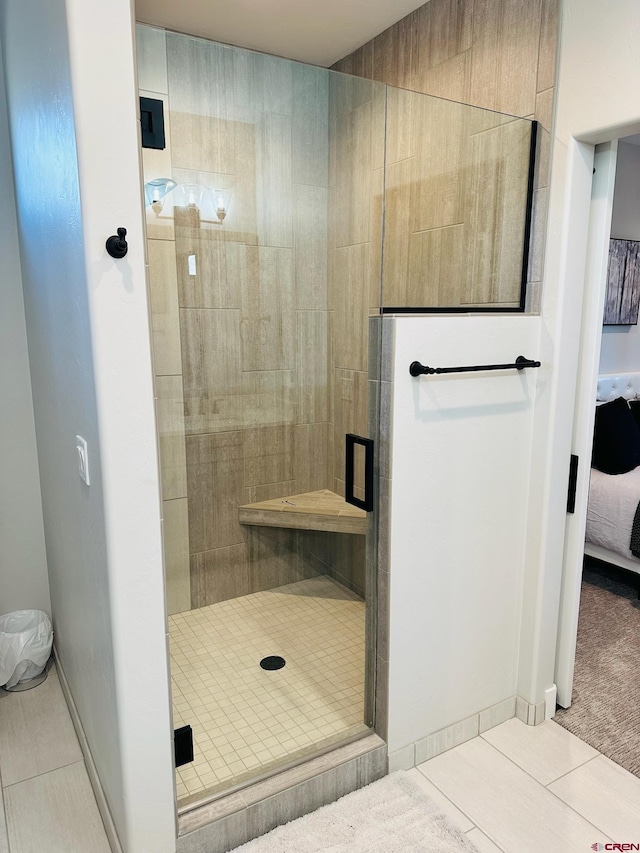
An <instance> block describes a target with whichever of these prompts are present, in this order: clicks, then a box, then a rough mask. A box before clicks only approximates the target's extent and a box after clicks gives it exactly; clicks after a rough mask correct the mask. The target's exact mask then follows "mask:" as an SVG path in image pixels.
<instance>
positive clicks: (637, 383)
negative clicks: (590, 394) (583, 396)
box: [596, 371, 640, 403]
mask: <svg viewBox="0 0 640 853" xmlns="http://www.w3.org/2000/svg"><path fill="white" fill-rule="evenodd" d="M616 397H624V398H625V400H635V399H637V398H640V371H639V372H637V373H605V374H603V375H602V376H598V390H597V393H596V400H597V401H598V403H606V402H607V401H608V400H615V399H616Z"/></svg>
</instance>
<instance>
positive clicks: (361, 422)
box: [138, 27, 385, 809]
mask: <svg viewBox="0 0 640 853" xmlns="http://www.w3.org/2000/svg"><path fill="white" fill-rule="evenodd" d="M138 54H139V58H140V85H141V90H142V91H141V94H143V95H145V96H147V97H151V98H155V99H157V100H161V101H162V102H163V107H164V117H165V129H166V143H167V144H166V148H165V149H162V150H159V151H157V150H156V151H154V150H150V149H145V150H144V151H143V159H144V177H145V184H146V185H147V189H148V195H149V198H150V201H151V203H150V204H148V206H147V209H146V215H147V233H148V238H149V239H148V250H149V260H150V289H151V304H152V324H153V332H154V334H153V343H154V363H155V371H156V392H157V397H158V425H159V432H160V446H161V467H162V484H163V506H164V537H165V564H166V565H165V572H166V578H167V602H168V610H169V614H170V615H169V633H170V640H171V674H172V691H173V708H174V723H175V726H176V728H178V727H183V726H191V728H192V732H193V743H194V760H193V762H189V763H187V764H185V765H184V766H182V767H178V768H177V791H178V801H179V807H180V808H181V809H187V808H191V807H193V805H194V804H196V803H198V802H201V801H202V800H206V799H207V798H210V797H211V796H216V795H218V794H219V793H221V792H223V791H225V790H228V789H229V788H231V787H235V786H237V785H243V784H246V783H248V782H249V781H250V780H252V779H254V778H256V777H258V776H262V775H264V774H265V773H271V772H274V771H276V770H277V769H279V768H282V767H283V766H286V765H288V764H290V763H291V762H296V761H300V760H303V759H304V758H306V757H308V756H310V755H314V754H317V753H318V752H319V751H323V750H326V749H328V748H330V747H331V746H333V745H335V744H336V743H340V742H344V741H345V740H348V739H350V738H353V737H358V736H360V735H362V734H364V733H366V732H367V731H368V730H369V726H370V725H371V723H372V722H373V719H372V716H373V710H372V702H371V700H370V698H367V699H365V697H370V694H371V689H372V685H373V677H372V676H370V677H369V678H368V679H366V681H367V683H365V670H366V671H368V672H369V673H371V672H372V661H373V651H374V650H373V639H372V638H373V636H374V633H375V632H374V629H373V626H374V624H375V622H374V618H373V616H374V610H373V601H374V591H375V582H374V576H373V572H374V564H373V563H372V560H371V559H369V561H367V551H368V550H369V556H370V557H371V555H372V554H373V553H374V552H375V549H374V548H373V547H369V549H368V548H367V539H368V538H369V540H371V537H372V535H373V536H375V525H373V524H372V523H370V522H369V523H368V522H367V513H366V512H365V510H364V509H362V508H361V507H360V506H354V505H353V504H351V503H347V502H346V501H345V464H346V461H347V458H346V456H345V436H346V434H347V433H352V434H356V435H360V436H365V437H368V436H369V434H370V424H369V420H370V418H371V417H372V416H373V417H374V418H375V406H370V405H369V402H368V398H369V386H370V376H369V344H370V334H369V325H370V322H372V323H373V326H374V328H375V330H376V334H377V332H378V331H379V324H376V321H375V319H374V320H372V321H370V315H372V316H373V317H374V318H375V316H376V315H377V314H378V313H379V306H380V254H381V241H382V222H381V219H382V185H383V168H384V113H385V87H384V86H382V85H380V84H373V83H371V82H369V81H362V80H357V79H355V78H349V77H345V76H344V75H338V74H334V73H332V72H328V71H326V70H324V69H319V68H314V67H310V66H306V65H302V64H300V63H295V62H290V61H287V60H283V59H277V58H274V57H270V56H265V55H262V54H255V53H252V52H250V51H245V50H240V49H235V48H229V47H225V46H222V45H218V44H215V43H212V42H208V41H206V40H203V39H196V38H191V37H188V36H183V35H179V34H174V33H164V32H163V31H161V30H155V29H152V28H149V27H140V28H139V30H138ZM163 178H169V179H171V180H172V181H173V182H175V187H174V188H173V189H170V190H169V191H168V192H167V193H166V194H165V195H164V196H163V197H162V198H161V199H157V200H154V197H153V186H155V185H153V184H152V183H151V182H152V181H157V180H159V179H163ZM165 186H167V185H166V184H165ZM353 459H354V466H353V482H354V488H353V493H354V496H355V499H356V502H357V501H358V500H362V499H364V498H365V492H364V485H365V484H364V476H365V469H366V466H365V464H364V460H363V459H362V460H361V459H360V456H359V455H358V453H354V457H353ZM368 470H369V471H371V468H369V469H368ZM368 496H369V497H370V496H371V488H370V489H369V491H368ZM367 609H368V612H369V617H370V618H367V617H366V614H367ZM366 626H368V627H366ZM366 635H367V636H366ZM365 659H367V660H368V666H365Z"/></svg>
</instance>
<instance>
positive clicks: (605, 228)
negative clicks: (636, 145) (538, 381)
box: [554, 140, 618, 708]
mask: <svg viewBox="0 0 640 853" xmlns="http://www.w3.org/2000/svg"><path fill="white" fill-rule="evenodd" d="M617 151H618V143H617V140H612V141H610V142H605V143H602V144H601V145H597V146H596V147H595V152H594V173H593V182H592V189H591V202H590V209H589V229H588V236H587V251H586V265H585V277H584V291H583V307H582V322H581V327H580V343H579V355H578V370H577V374H576V389H575V408H574V413H573V430H572V439H571V452H572V453H573V454H576V455H577V456H578V457H579V464H578V477H577V484H576V498H575V512H574V513H573V514H568V515H567V523H566V526H565V534H564V556H563V567H562V586H561V592H560V611H559V616H558V638H557V648H556V666H555V679H554V680H555V684H556V686H557V702H558V704H559V705H561V706H562V707H564V708H567V707H569V705H570V704H571V697H572V689H573V674H574V667H575V657H576V643H577V634H578V611H579V607H580V589H581V581H582V562H583V557H584V536H585V528H586V521H587V501H588V497H589V471H590V461H591V445H592V440H593V427H594V417H595V394H596V386H597V380H598V372H599V364H600V347H601V342H602V317H603V314H604V302H605V294H606V281H607V262H608V257H609V237H610V232H611V214H612V208H613V191H614V183H615V173H616V159H617Z"/></svg>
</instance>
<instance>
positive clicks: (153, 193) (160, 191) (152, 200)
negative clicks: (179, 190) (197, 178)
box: [144, 178, 177, 209]
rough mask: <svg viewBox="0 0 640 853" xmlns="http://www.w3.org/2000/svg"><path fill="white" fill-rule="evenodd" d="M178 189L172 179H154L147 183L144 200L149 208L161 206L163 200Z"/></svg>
mask: <svg viewBox="0 0 640 853" xmlns="http://www.w3.org/2000/svg"><path fill="white" fill-rule="evenodd" d="M176 187H177V184H176V182H175V181H174V180H172V179H171V178H154V179H153V180H152V181H147V183H146V184H145V185H144V198H145V201H146V203H147V206H149V205H151V206H152V207H154V206H155V205H158V204H161V202H162V199H163V198H164V197H165V196H166V195H167V194H168V193H170V192H171V190H173V189H175V188H176ZM160 209H162V207H160Z"/></svg>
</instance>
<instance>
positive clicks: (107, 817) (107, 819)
mask: <svg viewBox="0 0 640 853" xmlns="http://www.w3.org/2000/svg"><path fill="white" fill-rule="evenodd" d="M53 654H54V657H55V660H56V669H57V671H58V677H59V679H60V686H61V687H62V693H63V695H64V698H65V701H66V703H67V708H68V709H69V714H70V715H71V721H72V722H73V727H74V729H75V730H76V735H77V736H78V741H79V742H80V749H81V750H82V755H83V757H84V763H85V767H86V768H87V775H88V776H89V781H90V782H91V787H92V788H93V794H94V796H95V798H96V803H97V804H98V810H99V811H100V817H101V818H102V823H103V824H104V829H105V832H106V834H107V839H108V841H109V845H110V847H111V850H112V851H113V853H123V850H122V845H121V844H120V839H119V838H118V833H117V831H116V827H115V824H114V822H113V818H112V817H111V810H110V809H109V804H108V803H107V798H106V797H105V793H104V790H103V788H102V783H101V782H100V777H99V776H98V771H97V770H96V765H95V762H94V760H93V756H92V754H91V749H90V748H89V743H88V741H87V738H86V735H85V733H84V728H83V726H82V721H81V719H80V715H79V714H78V709H77V708H76V703H75V702H74V700H73V695H72V694H71V690H70V689H69V682H68V681H67V678H66V676H65V674H64V669H63V668H62V664H61V663H60V657H59V656H58V651H57V649H56V647H55V645H54V647H53Z"/></svg>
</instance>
